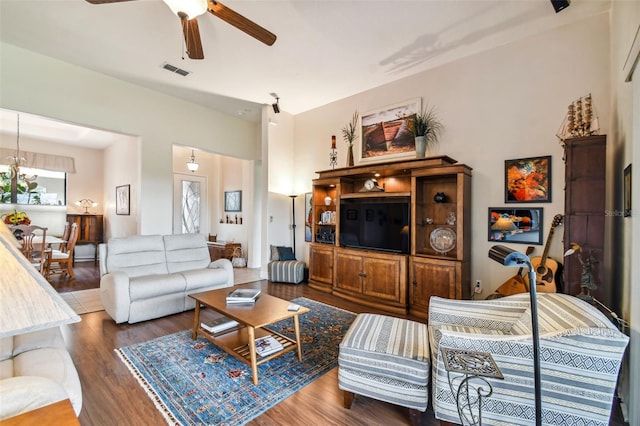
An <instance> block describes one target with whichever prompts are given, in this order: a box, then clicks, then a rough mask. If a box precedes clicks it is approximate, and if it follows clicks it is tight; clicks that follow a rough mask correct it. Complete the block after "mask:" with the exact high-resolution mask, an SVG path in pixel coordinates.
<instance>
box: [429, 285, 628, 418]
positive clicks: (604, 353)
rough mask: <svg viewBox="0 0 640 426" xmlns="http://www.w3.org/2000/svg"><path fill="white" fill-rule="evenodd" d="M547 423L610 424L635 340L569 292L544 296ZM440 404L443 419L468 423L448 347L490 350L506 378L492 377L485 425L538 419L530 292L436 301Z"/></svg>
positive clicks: (436, 399) (432, 328)
mask: <svg viewBox="0 0 640 426" xmlns="http://www.w3.org/2000/svg"><path fill="white" fill-rule="evenodd" d="M538 323H539V330H540V366H541V385H542V390H541V393H542V423H543V424H547V425H594V426H595V425H603V426H607V425H608V424H609V416H610V413H611V407H612V403H613V397H614V392H615V388H616V383H617V379H618V372H619V370H620V364H621V362H622V357H623V355H624V352H625V348H626V347H627V344H628V342H629V338H628V337H627V336H626V335H625V334H623V333H621V332H620V331H618V329H617V328H616V327H615V326H614V325H613V324H612V323H611V321H609V320H608V319H607V318H606V317H605V316H604V315H603V314H602V313H601V312H600V311H599V310H598V309H596V308H595V307H593V306H591V305H590V304H588V303H586V302H584V301H583V300H580V299H578V298H576V297H573V296H569V295H566V294H555V293H539V294H538ZM429 343H430V346H431V360H432V371H431V375H432V401H433V409H434V412H435V415H436V418H438V419H440V420H444V421H448V422H455V423H459V422H460V417H459V415H458V411H457V406H456V402H455V398H454V396H453V394H452V392H451V390H450V387H449V382H448V380H447V372H446V371H445V369H444V364H443V359H442V352H441V351H440V348H443V347H446V348H454V349H466V350H473V351H479V352H489V353H490V354H491V355H492V356H493V358H494V360H495V361H496V363H497V365H498V367H499V368H500V369H501V370H502V373H503V375H504V380H500V379H487V380H488V381H489V382H490V383H491V385H492V387H493V394H492V395H491V396H490V397H488V398H485V399H483V400H482V424H483V425H531V424H534V420H535V399H534V398H535V397H534V385H533V355H532V354H533V344H532V335H531V312H530V310H529V294H528V293H524V294H518V295H514V296H509V297H504V298H501V299H494V300H481V301H473V300H448V299H442V298H439V297H432V298H431V300H430V302H429Z"/></svg>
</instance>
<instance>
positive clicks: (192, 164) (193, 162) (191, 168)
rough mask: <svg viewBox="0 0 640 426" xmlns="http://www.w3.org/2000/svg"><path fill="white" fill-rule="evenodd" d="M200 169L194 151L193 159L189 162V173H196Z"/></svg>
mask: <svg viewBox="0 0 640 426" xmlns="http://www.w3.org/2000/svg"><path fill="white" fill-rule="evenodd" d="M198 167H200V164H198V163H196V155H195V153H194V151H193V149H192V150H191V157H190V158H189V161H187V169H189V171H191V172H195V171H196V170H198Z"/></svg>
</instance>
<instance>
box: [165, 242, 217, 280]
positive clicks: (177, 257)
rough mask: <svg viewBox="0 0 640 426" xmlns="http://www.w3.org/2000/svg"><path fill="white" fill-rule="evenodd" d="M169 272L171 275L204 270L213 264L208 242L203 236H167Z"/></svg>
mask: <svg viewBox="0 0 640 426" xmlns="http://www.w3.org/2000/svg"><path fill="white" fill-rule="evenodd" d="M163 238H164V245H165V250H166V259H167V270H168V271H169V273H170V274H173V273H176V272H182V271H189V270H193V269H203V268H206V267H207V266H209V263H211V256H210V255H209V249H208V248H207V241H206V239H205V237H204V235H202V234H177V235H165V236H164V237H163Z"/></svg>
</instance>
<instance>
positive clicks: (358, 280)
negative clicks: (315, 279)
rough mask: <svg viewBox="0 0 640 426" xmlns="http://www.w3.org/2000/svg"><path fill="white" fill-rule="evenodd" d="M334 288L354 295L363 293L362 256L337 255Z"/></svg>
mask: <svg viewBox="0 0 640 426" xmlns="http://www.w3.org/2000/svg"><path fill="white" fill-rule="evenodd" d="M335 264H336V266H335V270H336V274H335V280H334V287H335V288H338V289H341V290H347V291H350V292H353V293H362V278H363V276H364V271H363V270H362V256H360V255H354V254H350V253H344V252H342V251H341V252H339V253H336V262H335Z"/></svg>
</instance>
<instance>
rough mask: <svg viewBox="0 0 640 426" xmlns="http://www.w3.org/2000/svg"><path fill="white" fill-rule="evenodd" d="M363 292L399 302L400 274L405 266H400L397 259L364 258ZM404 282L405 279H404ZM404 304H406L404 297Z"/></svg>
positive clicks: (404, 269) (403, 272)
mask: <svg viewBox="0 0 640 426" xmlns="http://www.w3.org/2000/svg"><path fill="white" fill-rule="evenodd" d="M362 264H363V271H364V277H363V278H364V280H363V294H365V295H367V296H372V297H375V298H378V299H385V300H389V301H394V302H399V301H400V298H401V296H402V294H401V293H402V292H401V288H402V284H401V278H400V277H401V274H405V273H406V272H405V271H406V268H401V263H400V260H399V259H395V258H387V259H376V258H373V259H372V258H364V259H363V262H362ZM405 282H406V281H405ZM404 300H405V306H406V299H404Z"/></svg>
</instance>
